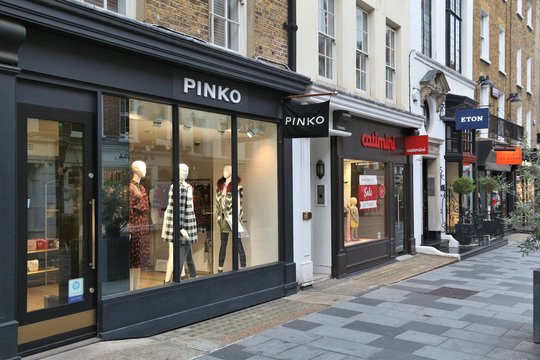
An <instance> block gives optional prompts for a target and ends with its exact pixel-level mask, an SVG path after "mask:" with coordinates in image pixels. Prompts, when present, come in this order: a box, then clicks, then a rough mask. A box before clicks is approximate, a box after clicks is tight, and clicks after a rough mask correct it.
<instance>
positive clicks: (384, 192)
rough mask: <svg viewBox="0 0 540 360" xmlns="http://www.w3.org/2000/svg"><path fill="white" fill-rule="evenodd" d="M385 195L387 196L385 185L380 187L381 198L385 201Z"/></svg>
mask: <svg viewBox="0 0 540 360" xmlns="http://www.w3.org/2000/svg"><path fill="white" fill-rule="evenodd" d="M384 195H386V188H385V187H384V184H381V185H379V197H380V198H381V199H384Z"/></svg>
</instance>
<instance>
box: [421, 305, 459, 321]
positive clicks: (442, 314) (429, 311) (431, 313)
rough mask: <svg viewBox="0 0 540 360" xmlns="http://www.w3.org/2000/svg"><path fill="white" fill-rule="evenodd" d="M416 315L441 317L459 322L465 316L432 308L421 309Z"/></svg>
mask: <svg viewBox="0 0 540 360" xmlns="http://www.w3.org/2000/svg"><path fill="white" fill-rule="evenodd" d="M457 310H459V309H457ZM417 314H418V315H425V316H431V317H441V318H445V319H452V320H461V319H462V318H463V317H464V316H465V315H466V314H465V313H460V312H457V311H447V310H441V309H433V308H423V309H422V310H420V311H418V312H417Z"/></svg>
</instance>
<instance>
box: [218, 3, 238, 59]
mask: <svg viewBox="0 0 540 360" xmlns="http://www.w3.org/2000/svg"><path fill="white" fill-rule="evenodd" d="M242 19H243V13H242V5H241V3H240V1H238V0H211V1H210V41H211V42H212V43H213V44H215V45H218V46H221V47H224V48H226V49H229V50H233V51H236V52H243V46H244V44H243V40H242V38H241V37H242V33H243V32H244V29H243V27H244V26H245V21H242Z"/></svg>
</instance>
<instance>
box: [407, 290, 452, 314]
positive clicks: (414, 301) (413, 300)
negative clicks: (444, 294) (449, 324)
mask: <svg viewBox="0 0 540 360" xmlns="http://www.w3.org/2000/svg"><path fill="white" fill-rule="evenodd" d="M438 299H440V297H438V296H433V295H427V294H412V295H411V296H408V297H407V299H405V300H403V301H400V303H402V304H410V305H416V306H421V307H429V308H433V309H440V310H448V311H454V310H456V309H458V308H459V307H460V306H459V305H454V304H448V303H444V302H438Z"/></svg>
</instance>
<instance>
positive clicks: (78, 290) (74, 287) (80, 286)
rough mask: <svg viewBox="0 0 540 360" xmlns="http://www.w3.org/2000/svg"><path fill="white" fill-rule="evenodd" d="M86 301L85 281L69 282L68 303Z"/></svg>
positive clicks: (81, 279) (79, 279) (73, 280)
mask: <svg viewBox="0 0 540 360" xmlns="http://www.w3.org/2000/svg"><path fill="white" fill-rule="evenodd" d="M83 300H84V279H83V278H78V279H71V280H69V281H68V303H69V304H71V303H74V302H79V301H83Z"/></svg>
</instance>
